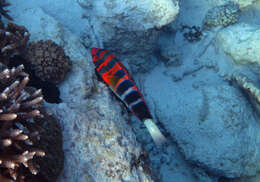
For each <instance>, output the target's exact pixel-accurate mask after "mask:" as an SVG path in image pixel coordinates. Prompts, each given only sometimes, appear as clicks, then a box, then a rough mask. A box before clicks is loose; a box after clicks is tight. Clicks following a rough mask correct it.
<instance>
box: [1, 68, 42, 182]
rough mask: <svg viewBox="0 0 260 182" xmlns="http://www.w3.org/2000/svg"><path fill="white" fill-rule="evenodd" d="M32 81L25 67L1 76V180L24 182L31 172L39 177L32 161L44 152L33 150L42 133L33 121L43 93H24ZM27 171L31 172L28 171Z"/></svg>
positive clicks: (2, 181) (36, 167)
mask: <svg viewBox="0 0 260 182" xmlns="http://www.w3.org/2000/svg"><path fill="white" fill-rule="evenodd" d="M28 81H29V77H28V75H27V74H26V73H25V72H23V65H20V66H18V67H17V68H13V69H5V70H4V71H3V72H1V73H0V181H1V182H14V181H17V182H24V181H25V178H26V174H27V172H26V171H28V169H29V171H30V172H31V174H34V175H35V174H37V172H38V166H37V165H36V164H35V163H34V161H33V159H34V158H35V157H36V156H44V155H45V153H44V152H43V151H42V150H40V149H38V148H35V147H34V142H36V141H37V140H39V132H38V131H37V126H36V124H35V123H34V120H33V118H34V117H36V116H40V111H39V110H38V109H37V108H38V104H39V103H40V102H41V101H42V99H43V97H42V95H41V90H36V91H35V92H34V93H33V94H28V93H27V92H25V91H24V88H25V86H26V84H27V83H28ZM27 168H28V169H27Z"/></svg>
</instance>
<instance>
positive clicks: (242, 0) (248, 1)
mask: <svg viewBox="0 0 260 182" xmlns="http://www.w3.org/2000/svg"><path fill="white" fill-rule="evenodd" d="M208 1H209V3H210V4H212V5H214V6H219V5H224V4H227V3H229V2H233V3H235V4H238V5H239V8H240V9H244V8H247V7H249V6H250V5H252V4H253V3H255V2H256V1H258V0H218V1H215V0H208Z"/></svg>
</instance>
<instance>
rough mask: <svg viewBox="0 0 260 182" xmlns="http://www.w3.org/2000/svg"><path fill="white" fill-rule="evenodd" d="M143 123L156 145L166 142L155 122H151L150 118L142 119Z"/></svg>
mask: <svg viewBox="0 0 260 182" xmlns="http://www.w3.org/2000/svg"><path fill="white" fill-rule="evenodd" d="M144 125H145V126H146V128H147V129H148V131H149V133H150V135H151V136H152V138H153V141H154V143H155V144H156V145H157V146H161V145H162V144H163V143H165V142H166V138H165V137H164V136H163V134H162V133H161V132H160V130H159V128H158V127H157V126H156V124H155V123H154V122H153V120H151V119H146V120H144Z"/></svg>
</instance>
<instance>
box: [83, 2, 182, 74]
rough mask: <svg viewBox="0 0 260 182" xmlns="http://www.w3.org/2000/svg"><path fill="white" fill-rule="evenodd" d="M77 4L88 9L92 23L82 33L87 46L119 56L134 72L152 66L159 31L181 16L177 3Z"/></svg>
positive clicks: (87, 15)
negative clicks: (129, 63) (107, 50)
mask: <svg viewBox="0 0 260 182" xmlns="http://www.w3.org/2000/svg"><path fill="white" fill-rule="evenodd" d="M78 2H79V4H80V5H81V6H82V7H83V8H85V9H86V13H85V17H86V18H87V20H88V21H89V25H88V27H86V31H85V32H83V33H82V38H83V39H84V42H85V45H86V46H96V47H101V48H107V49H110V50H112V51H114V52H117V53H118V54H119V55H121V56H122V57H123V58H124V60H128V61H129V62H131V65H130V66H131V67H134V69H132V70H133V71H140V70H147V69H149V68H150V67H151V65H153V64H152V61H151V56H152V52H153V51H154V49H155V46H156V41H157V39H158V36H159V31H158V29H160V28H161V27H162V26H164V25H167V24H169V23H171V22H172V21H174V20H175V18H176V16H177V14H178V12H179V6H178V1H177V0H174V1H172V0H152V1H151V0H143V1H140V0H133V1H127V0H109V1H107V0H99V1H96V0H92V1H89V0H81V1H78ZM97 40H98V41H97ZM93 41H95V42H96V43H93ZM138 68H139V69H138Z"/></svg>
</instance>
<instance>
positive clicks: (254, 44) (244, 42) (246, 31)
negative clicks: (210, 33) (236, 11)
mask: <svg viewBox="0 0 260 182" xmlns="http://www.w3.org/2000/svg"><path fill="white" fill-rule="evenodd" d="M259 36H260V27H259V26H254V25H249V24H245V23H240V24H236V25H233V26H229V27H227V28H225V29H223V30H221V31H220V32H219V33H218V34H217V36H216V40H217V41H218V42H219V44H220V45H221V47H222V48H223V50H224V51H225V53H226V54H228V55H230V56H231V57H232V58H233V60H234V62H235V63H236V64H238V65H249V64H254V65H255V66H257V67H259V65H260V39H259Z"/></svg>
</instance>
